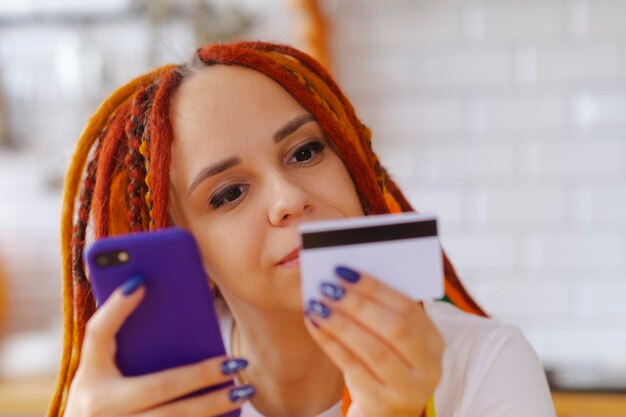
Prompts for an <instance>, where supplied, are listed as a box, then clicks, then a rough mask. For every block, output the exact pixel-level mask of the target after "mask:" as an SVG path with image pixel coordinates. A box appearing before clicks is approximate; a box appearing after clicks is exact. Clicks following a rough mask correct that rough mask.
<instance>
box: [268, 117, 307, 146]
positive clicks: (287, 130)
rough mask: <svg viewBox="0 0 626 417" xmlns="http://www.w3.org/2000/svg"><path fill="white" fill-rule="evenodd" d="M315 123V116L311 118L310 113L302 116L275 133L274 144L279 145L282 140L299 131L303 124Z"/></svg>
mask: <svg viewBox="0 0 626 417" xmlns="http://www.w3.org/2000/svg"><path fill="white" fill-rule="evenodd" d="M314 121H315V119H314V118H313V116H311V115H310V114H308V113H307V114H303V115H301V116H298V117H296V118H294V119H292V120H290V121H288V122H287V123H285V125H284V126H283V127H281V128H280V129H278V130H277V131H276V133H274V143H278V142H280V141H281V140H283V139H285V138H286V137H288V136H289V135H291V134H292V133H293V132H295V131H296V130H298V129H299V128H300V126H302V125H303V124H305V123H308V122H314Z"/></svg>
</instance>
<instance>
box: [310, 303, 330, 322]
mask: <svg viewBox="0 0 626 417" xmlns="http://www.w3.org/2000/svg"><path fill="white" fill-rule="evenodd" d="M307 310H308V311H309V312H310V313H313V314H315V315H317V316H319V317H321V318H323V319H326V318H328V317H329V316H330V308H328V307H327V306H326V305H325V304H324V303H322V302H320V301H317V300H309V307H308V309H307Z"/></svg>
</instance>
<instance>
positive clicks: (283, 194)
mask: <svg viewBox="0 0 626 417" xmlns="http://www.w3.org/2000/svg"><path fill="white" fill-rule="evenodd" d="M270 188H271V190H272V192H271V193H270V195H269V200H270V201H269V220H270V223H272V224H273V225H274V226H285V225H286V224H288V223H289V222H292V221H294V220H297V219H300V218H301V217H302V216H303V215H304V214H306V213H309V212H310V211H311V199H310V194H309V193H308V192H307V191H306V190H305V189H304V188H303V187H302V185H301V184H298V183H297V182H295V181H291V180H290V179H289V178H286V177H284V176H276V177H275V178H273V180H272V185H271V187H270Z"/></svg>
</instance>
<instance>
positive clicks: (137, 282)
mask: <svg viewBox="0 0 626 417" xmlns="http://www.w3.org/2000/svg"><path fill="white" fill-rule="evenodd" d="M143 281H144V279H143V277H142V276H141V275H135V276H134V277H132V278H131V279H129V280H128V281H126V282H125V283H123V284H122V286H121V287H120V288H121V289H122V294H124V295H131V294H132V293H134V292H135V291H136V290H137V288H139V287H141V284H143Z"/></svg>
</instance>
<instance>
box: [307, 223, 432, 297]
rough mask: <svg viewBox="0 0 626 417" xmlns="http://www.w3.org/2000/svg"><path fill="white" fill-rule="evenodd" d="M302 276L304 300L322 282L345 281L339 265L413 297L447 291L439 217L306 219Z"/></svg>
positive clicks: (317, 294) (317, 293)
mask: <svg viewBox="0 0 626 417" xmlns="http://www.w3.org/2000/svg"><path fill="white" fill-rule="evenodd" d="M299 231H300V234H301V237H302V250H301V252H300V278H301V283H302V284H301V285H302V297H303V302H304V305H305V306H306V303H307V302H308V300H310V299H311V298H316V299H319V298H320V297H321V292H320V284H321V283H322V282H335V283H337V282H341V281H340V280H339V278H338V277H337V275H336V273H335V268H336V267H337V266H347V267H350V268H354V269H357V270H359V271H363V272H367V273H368V274H369V275H371V276H373V277H374V278H376V279H378V280H380V281H383V282H385V283H386V284H387V285H389V286H391V287H392V288H395V289H396V290H398V291H401V292H403V293H404V294H406V295H407V296H408V297H410V298H412V299H414V300H428V299H433V298H440V297H442V296H443V295H444V284H443V258H442V252H441V247H440V246H439V238H438V236H437V218H436V217H435V216H434V215H427V214H418V213H402V214H383V215H376V216H364V217H351V218H344V219H334V220H324V221H317V222H310V223H303V224H301V225H300V227H299Z"/></svg>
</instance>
